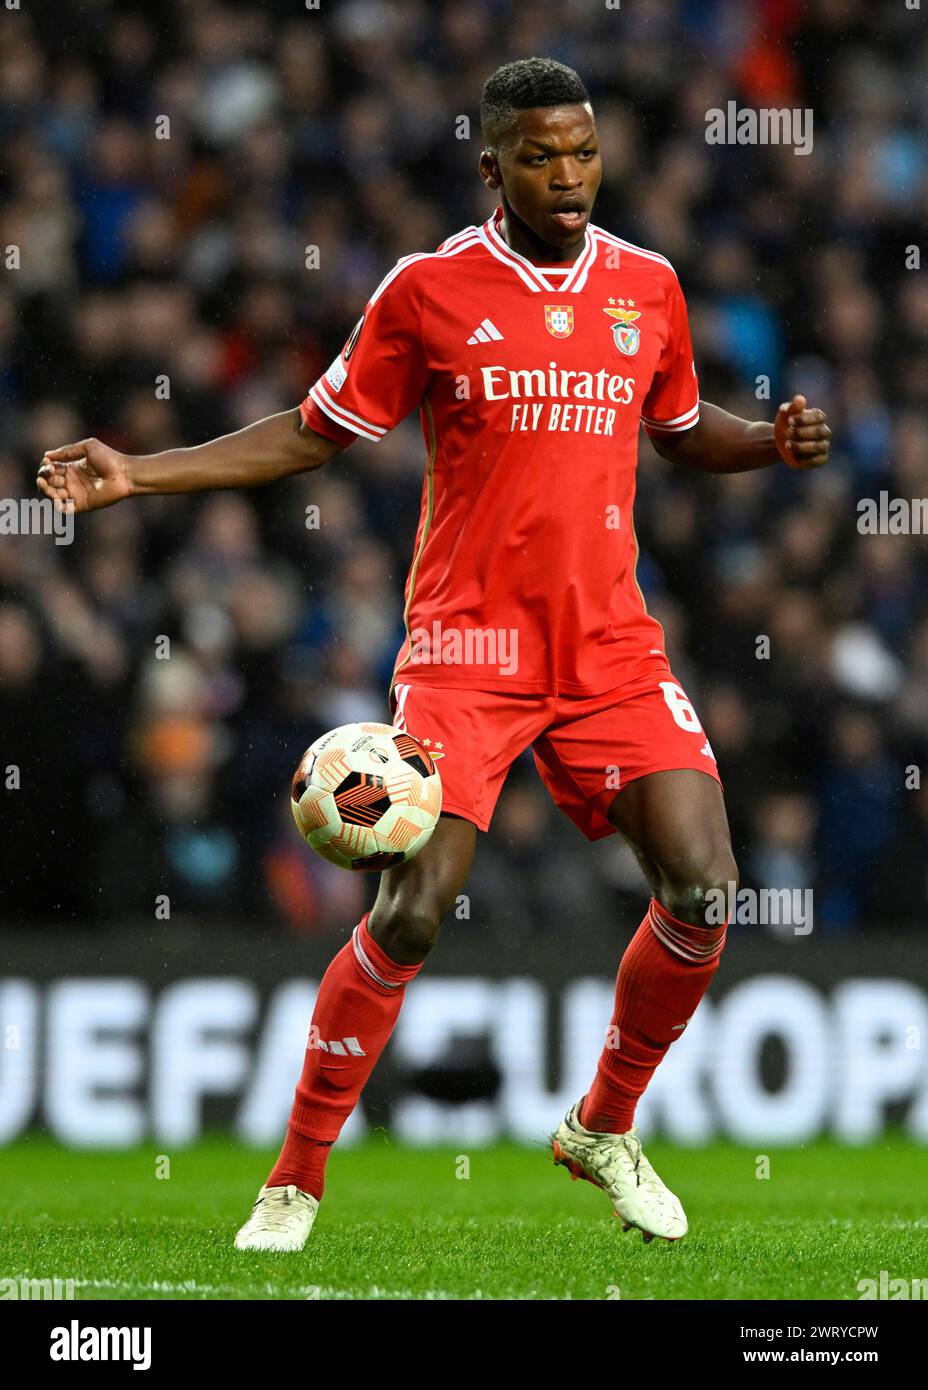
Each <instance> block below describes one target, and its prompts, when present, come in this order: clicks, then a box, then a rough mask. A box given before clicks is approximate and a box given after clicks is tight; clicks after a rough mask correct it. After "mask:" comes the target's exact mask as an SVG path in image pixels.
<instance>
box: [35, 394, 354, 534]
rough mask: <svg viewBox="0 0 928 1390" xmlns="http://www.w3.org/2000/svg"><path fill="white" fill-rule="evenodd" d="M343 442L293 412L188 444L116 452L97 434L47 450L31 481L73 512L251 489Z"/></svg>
mask: <svg viewBox="0 0 928 1390" xmlns="http://www.w3.org/2000/svg"><path fill="white" fill-rule="evenodd" d="M343 447H344V446H343V445H342V444H338V443H336V442H335V441H333V440H331V439H326V438H324V437H323V436H322V435H320V434H317V433H316V432H315V431H314V430H311V429H309V428H308V427H307V426H306V425H305V424H304V423H303V421H302V418H301V416H300V412H299V410H284V411H281V413H280V414H278V415H268V416H266V417H265V419H263V420H257V421H256V422H255V423H254V424H253V425H247V426H246V427H245V428H244V429H241V430H237V431H236V432H235V433H234V434H226V435H222V436H221V437H220V438H219V439H211V440H209V441H208V442H207V443H205V444H197V445H194V446H193V447H192V448H189V449H165V450H163V451H162V452H161V453H157V454H141V455H134V454H123V453H120V452H119V450H118V449H113V448H111V447H110V446H109V445H108V444H104V443H103V442H102V440H99V439H94V438H90V439H81V440H78V441H77V443H74V444H64V445H62V446H61V447H60V448H58V449H51V450H49V451H48V452H47V453H46V454H45V455H44V457H43V459H42V463H41V465H40V467H39V472H38V477H37V478H36V483H37V485H38V487H39V490H40V491H41V492H43V493H44V494H45V496H46V497H49V498H51V499H52V501H53V502H58V503H60V504H61V505H62V506H64V505H65V504H66V503H67V502H68V501H69V500H70V502H71V503H72V504H73V506H74V510H75V511H78V512H91V511H98V510H99V509H100V508H101V507H110V506H112V505H113V503H114V502H120V501H122V500H123V499H124V498H126V497H133V496H144V495H145V494H155V493H181V492H208V491H214V490H216V489H221V488H239V487H257V486H259V485H260V484H262V483H271V482H275V481H276V480H277V479H278V478H287V477H290V476H291V475H293V474H295V473H307V472H311V471H312V470H314V469H316V468H321V467H322V466H323V465H324V464H325V463H327V462H328V461H329V459H330V458H331V457H332V455H333V454H337V453H338V452H339V450H340V449H342V448H343Z"/></svg>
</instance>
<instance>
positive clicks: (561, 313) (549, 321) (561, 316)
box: [545, 304, 574, 338]
mask: <svg viewBox="0 0 928 1390" xmlns="http://www.w3.org/2000/svg"><path fill="white" fill-rule="evenodd" d="M545 328H547V330H548V332H549V333H550V334H551V337H552V338H569V337H570V335H571V333H573V331H574V306H573V305H572V304H546V305H545Z"/></svg>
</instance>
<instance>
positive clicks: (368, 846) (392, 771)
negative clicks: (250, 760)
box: [290, 724, 441, 872]
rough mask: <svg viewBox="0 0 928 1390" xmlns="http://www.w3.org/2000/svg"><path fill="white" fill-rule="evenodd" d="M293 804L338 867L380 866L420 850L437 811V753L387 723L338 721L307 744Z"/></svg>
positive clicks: (301, 825)
mask: <svg viewBox="0 0 928 1390" xmlns="http://www.w3.org/2000/svg"><path fill="white" fill-rule="evenodd" d="M290 804H291V807H292V810H293V818H294V820H295V821H296V824H297V828H298V830H299V832H300V834H301V835H302V836H303V838H304V839H305V841H306V843H307V844H308V845H309V846H310V847H311V848H312V849H314V850H315V851H316V853H317V854H321V855H322V857H323V859H328V860H329V862H330V863H332V864H337V865H338V866H339V868H342V869H355V870H360V871H361V872H364V871H367V872H379V871H381V870H383V869H389V868H390V867H391V866H392V865H394V864H402V863H403V862H404V861H405V860H406V859H412V857H413V856H414V855H416V854H418V853H419V851H420V849H422V847H423V845H425V844H426V843H427V842H428V840H429V838H430V836H431V834H432V831H433V830H434V829H435V824H436V822H437V820H438V815H439V812H440V811H441V778H440V776H439V774H438V768H437V766H436V762H435V758H434V757H433V756H432V754H430V753H429V752H428V751H427V750H426V749H425V748H423V746H422V744H421V743H419V742H417V740H416V739H414V738H413V737H412V736H411V735H410V734H407V733H402V732H401V731H400V730H399V729H395V728H393V727H392V725H390V724H342V725H341V726H340V727H339V728H337V729H332V730H330V732H329V733H327V734H323V735H322V737H321V738H317V739H316V741H315V743H311V744H310V746H309V747H308V748H307V750H306V752H305V753H304V754H303V757H302V758H301V759H300V764H299V767H298V768H297V770H296V772H295V773H294V775H293V784H292V787H291V800H290Z"/></svg>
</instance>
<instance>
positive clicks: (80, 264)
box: [0, 0, 928, 935]
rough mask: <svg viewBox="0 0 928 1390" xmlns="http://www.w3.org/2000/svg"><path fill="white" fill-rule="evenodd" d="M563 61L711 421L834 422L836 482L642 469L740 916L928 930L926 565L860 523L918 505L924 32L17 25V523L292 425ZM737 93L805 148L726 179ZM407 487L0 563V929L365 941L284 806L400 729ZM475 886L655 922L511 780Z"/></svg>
mask: <svg viewBox="0 0 928 1390" xmlns="http://www.w3.org/2000/svg"><path fill="white" fill-rule="evenodd" d="M533 54H538V55H543V56H549V57H554V58H558V59H560V60H561V61H563V62H566V63H569V64H570V65H572V66H574V67H576V68H577V70H578V71H579V73H580V75H581V77H582V78H583V79H584V81H585V82H586V84H587V86H588V89H589V91H590V93H591V97H592V100H593V102H594V106H595V109H596V113H597V121H598V127H599V134H600V139H601V146H602V153H603V164H604V179H603V185H602V191H601V194H600V198H599V202H598V204H597V207H596V209H595V211H594V220H595V221H596V222H597V223H599V224H601V225H604V226H605V227H607V228H609V229H610V230H612V231H614V232H616V233H618V234H619V235H621V236H624V237H626V238H628V239H629V240H631V241H634V242H636V243H639V244H642V245H645V246H649V247H653V248H654V249H656V250H659V251H660V252H662V253H663V254H665V255H667V256H668V257H669V258H670V259H671V261H672V262H673V263H674V265H675V267H676V270H677V272H678V274H679V276H680V279H681V281H682V284H683V287H684V291H685V293H686V296H687V300H688V304H689V308H690V317H691V324H692V331H693V338H694V344H695V351H696V360H697V366H698V370H699V375H700V386H701V391H702V394H703V395H704V396H705V398H706V399H709V400H712V401H714V402H716V403H717V404H719V405H722V406H724V407H725V408H726V409H728V410H731V411H733V412H735V413H737V414H739V415H742V416H746V417H748V418H752V419H772V418H773V414H774V411H775V409H776V406H777V404H778V402H779V401H780V400H782V399H784V398H786V397H787V396H789V395H790V394H792V393H793V392H794V391H797V390H801V391H802V392H803V393H804V394H805V395H806V396H807V397H808V399H809V402H810V404H814V405H819V406H822V407H823V408H824V409H825V410H827V412H828V414H829V418H830V422H831V426H832V429H833V449H834V455H833V463H832V465H831V466H830V467H829V468H827V469H826V470H824V471H822V472H820V473H816V474H815V475H814V476H811V475H803V474H797V473H793V472H791V471H790V470H788V469H786V468H785V467H782V468H777V469H770V470H766V471H762V472H760V473H753V474H743V475H739V476H736V477H732V478H716V477H706V476H702V475H696V474H690V473H687V472H685V471H684V470H681V469H679V468H673V467H671V466H670V465H669V464H667V463H665V462H664V461H662V460H661V459H659V458H658V457H657V456H656V455H655V454H654V452H653V450H652V449H651V448H650V445H649V444H648V442H647V440H646V438H645V437H644V436H642V444H641V457H640V466H639V500H638V504H637V529H638V534H639V538H640V543H641V551H642V554H641V562H640V566H639V579H640V581H641V584H642V587H643V589H644V591H645V593H646V595H647V598H648V603H649V607H650V608H651V611H652V612H654V614H655V615H656V616H657V617H658V618H659V619H660V621H661V622H662V623H663V625H664V628H665V630H666V634H667V643H668V652H669V654H670V658H671V664H672V666H673V669H674V671H675V674H676V675H677V677H678V678H679V679H680V680H681V681H682V683H683V684H684V686H685V687H686V688H687V691H688V693H689V695H690V697H691V698H692V699H693V701H694V703H695V705H696V708H697V710H698V711H699V713H700V716H701V719H702V722H703V724H704V726H705V727H706V730H707V732H708V733H709V736H710V738H711V741H712V744H713V747H714V750H715V753H716V755H717V758H718V762H719V766H720V770H721V773H722V777H723V780H724V782H725V786H726V795H727V803H728V808H729V814H730V819H731V823H732V831H733V839H734V845H735V850H736V856H737V858H738V859H739V862H740V865H741V869H742V874H743V881H744V882H745V883H746V884H747V885H748V886H753V887H758V888H760V887H778V888H783V887H788V888H793V887H798V888H809V887H811V888H813V889H814V890H815V894H816V898H815V908H816V911H815V921H816V929H817V930H819V931H822V932H826V933H833V934H834V933H840V932H851V931H858V930H880V929H882V928H884V927H886V926H911V927H914V926H917V925H923V924H924V922H925V919H926V913H928V852H926V851H928V784H926V786H925V788H920V786H919V783H920V780H921V775H922V774H928V582H926V581H928V539H926V537H925V536H923V535H905V534H901V535H897V534H891V535H869V534H861V532H860V531H859V529H858V525H857V521H858V509H857V504H858V502H859V500H860V499H862V498H878V497H879V495H880V492H881V491H886V492H888V494H889V495H890V497H902V498H906V499H914V498H919V497H928V354H926V352H925V333H926V329H928V271H926V270H919V269H917V268H915V267H914V266H913V265H912V255H911V250H909V251H908V253H907V248H911V247H913V246H916V247H917V246H918V244H919V242H920V240H923V237H924V228H925V226H926V223H928V149H926V141H925V128H926V117H928V87H926V84H925V81H924V73H925V70H926V66H928V42H926V30H925V26H924V21H923V17H922V16H920V15H919V13H918V12H917V11H913V10H910V9H908V8H907V7H906V6H905V5H903V4H901V3H900V4H884V5H880V4H872V3H868V2H867V0H808V2H807V3H799V0H795V2H793V0H759V3H755V4H753V5H748V6H745V5H743V4H741V3H740V0H679V3H674V0H636V3H635V4H633V5H628V6H622V7H621V8H619V9H610V8H607V7H605V6H604V5H603V4H602V3H601V0H591V2H590V3H585V0H571V3H569V4H563V3H543V0H533V3H523V4H510V3H504V2H503V0H487V3H478V0H473V3H470V4H467V5H460V4H455V3H425V0H394V2H393V3H386V0H338V2H337V3H333V4H331V5H328V4H323V5H322V6H321V7H320V8H319V9H318V10H313V9H312V8H309V7H307V8H306V9H305V11H304V10H302V9H300V7H299V6H294V5H292V4H290V3H275V0H263V3H262V4H261V5H254V4H248V5H244V4H237V3H222V4H212V3H208V0H195V2H194V0H191V3H184V0H162V2H161V3H159V4H158V6H156V7H151V6H147V5H141V4H131V3H128V4H120V3H115V2H114V0H78V3H77V4H75V5H74V6H71V7H70V12H66V11H65V9H64V8H63V7H61V6H60V5H52V4H50V3H46V0H30V3H29V4H28V5H26V4H24V5H22V6H21V7H20V8H19V9H18V10H15V9H14V10H5V11H4V14H3V21H2V26H0V253H2V254H3V255H4V257H5V260H4V268H3V272H2V278H0V497H2V498H19V497H24V496H29V495H32V489H33V478H34V474H35V471H36V466H37V463H38V461H39V459H40V457H41V455H42V452H43V450H44V449H46V448H50V447H53V446H55V445H58V444H61V443H64V442H68V441H71V440H76V439H80V438H82V437H84V436H86V435H88V434H95V435H97V436H99V437H100V438H102V439H104V440H106V441H107V442H108V443H110V444H112V445H114V446H115V447H117V448H120V449H123V450H125V451H127V452H131V453H152V452H155V451H157V450H160V449H164V448H169V447H175V446H182V445H191V444H195V443H199V442H201V441H203V440H205V439H208V438H211V437H213V436H215V435H218V434H223V433H227V432H228V431H230V430H234V429H237V428H240V427H242V426H243V425H246V424H248V423H250V422H251V421H253V420H256V419H259V418H261V417H263V416H265V415H268V414H271V413H273V412H275V411H279V410H285V409H288V408H291V407H295V406H296V405H298V404H299V402H300V400H301V399H302V397H303V395H304V394H305V391H306V389H307V387H308V385H309V384H310V383H311V382H312V381H313V380H315V377H316V376H317V375H318V373H319V372H320V371H321V370H322V369H323V368H324V367H325V366H326V365H327V363H328V361H329V360H330V359H331V357H332V356H333V355H334V353H335V352H336V351H337V350H338V348H339V347H340V346H341V344H342V342H343V341H344V339H345V337H346V335H347V333H348V331H349V330H350V328H351V326H352V324H353V323H354V321H355V319H356V318H357V316H358V313H359V311H360V308H361V307H362V306H363V304H364V302H365V301H366V299H367V297H368V296H369V294H370V292H371V290H372V289H373V287H374V286H375V285H376V284H377V282H378V281H379V279H380V278H381V276H382V275H383V274H384V273H385V271H386V270H387V269H388V268H389V267H390V266H391V265H392V264H393V263H394V262H395V260H396V259H397V258H398V257H399V256H402V255H405V254H407V253H409V252H413V251H420V250H432V249H434V248H435V247H436V246H437V245H438V244H439V242H440V241H441V240H443V238H444V237H446V236H448V235H450V234H451V233H452V232H454V231H457V230H458V229H460V228H461V227H463V226H465V225H467V224H468V223H470V222H474V221H482V220H483V219H484V218H486V217H487V216H488V215H489V213H490V212H491V211H492V209H493V206H494V199H493V197H492V195H490V194H488V193H487V192H486V190H485V189H484V188H483V186H482V184H481V182H480V180H479V178H478V175H477V160H478V157H479V152H480V149H481V142H480V132H479V119H478V107H479V98H480V90H481V87H482V84H483V82H484V80H485V79H486V77H487V76H488V75H489V73H490V72H491V71H492V70H493V69H494V68H495V67H496V66H498V65H499V64H500V63H503V62H506V61H509V60H511V59H513V58H516V57H526V56H530V55H533ZM730 99H734V100H737V101H738V103H739V105H741V106H751V107H802V108H806V107H808V108H811V109H812V111H813V113H814V148H813V152H812V154H811V155H809V156H806V157H803V156H799V155H796V154H794V153H793V152H792V151H791V150H790V149H789V148H783V147H774V146H768V147H758V146H753V147H752V146H716V145H709V144H707V143H706V140H705V125H706V112H707V111H708V110H710V109H712V108H716V107H722V108H724V107H725V104H726V102H727V101H728V100H730ZM462 115H464V116H467V117H468V118H469V121H470V128H469V132H468V130H467V127H466V125H464V126H462V125H461V124H460V122H459V118H460V117H461V116H462ZM165 117H167V121H165ZM462 133H463V134H465V135H468V134H469V138H459V136H460V135H461V134H462ZM310 246H316V247H318V248H319V268H318V269H309V268H307V264H306V248H307V247H310ZM11 247H13V248H19V257H18V261H17V259H16V256H15V254H14V256H13V257H12V259H11V256H10V248H11ZM923 249H924V248H923ZM165 382H167V384H168V385H167V389H165ZM423 461H424V451H423V447H422V440H421V436H420V433H419V429H418V425H417V422H416V419H415V417H412V418H411V419H410V420H409V421H407V422H406V423H405V424H404V425H403V426H401V427H400V428H399V429H397V430H396V431H394V432H393V433H392V434H391V435H390V436H388V437H387V438H386V439H385V440H384V441H383V442H381V443H380V444H378V445H376V446H374V445H371V444H368V443H366V442H364V441H359V442H358V443H357V444H355V445H354V446H353V447H352V448H351V449H350V450H349V451H347V452H346V453H343V454H342V455H341V456H340V457H339V458H338V459H337V460H336V461H335V462H334V463H333V464H332V465H331V466H329V467H328V468H327V469H325V470H323V471H322V472H320V473H317V474H313V475H308V476H306V477H303V478H299V479H296V480H293V481H290V482H288V483H283V484H279V485H277V486H276V487H274V488H270V489H266V490H261V491H259V492H254V493H248V494H233V493H216V494H211V495H208V496H201V497H194V498H170V497H168V498H152V499H145V500H141V501H135V502H132V503H129V504H123V505H120V506H117V507H115V508H113V509H111V510H109V511H105V512H102V513H99V514H97V515H96V516H94V517H92V518H88V519H87V520H85V521H84V522H80V521H79V522H78V525H77V527H76V536H75V539H74V543H73V545H70V546H68V545H61V546H56V545H55V544H54V542H53V541H52V540H51V539H50V538H49V537H48V536H20V537H16V536H11V535H8V534H3V535H0V584H2V596H0V729H2V758H0V772H2V774H3V777H4V790H3V795H4V798H5V800H4V803H3V805H4V819H3V844H4V870H3V884H4V889H5V891H4V893H3V895H2V899H0V901H2V907H0V919H2V922H3V925H4V926H6V927H8V928H9V927H13V926H15V925H16V924H18V923H21V922H36V921H41V922H42V923H47V924H49V925H54V924H56V923H63V924H72V923H80V924H86V925H87V926H92V925H93V924H94V923H98V922H101V921H104V920H113V921H117V920H129V919H138V920H139V921H149V922H151V921H152V920H153V919H154V917H155V913H156V902H159V903H161V908H160V915H161V917H162V918H163V917H164V915H165V914H166V912H170V914H171V917H172V918H175V917H179V918H190V919H191V920H193V919H196V920H198V921H200V920H204V921H209V922H225V921H239V920H240V921H244V922H250V923H256V924H260V925H262V926H268V927H270V926H274V925H278V926H280V927H286V928H290V929H292V930H293V931H296V932H319V931H331V932H333V933H335V932H338V933H340V934H342V935H343V934H344V931H345V928H346V925H347V924H350V923H353V922H354V921H356V920H357V915H358V914H359V913H360V912H361V911H363V910H364V908H365V907H366V906H367V905H368V903H369V901H370V896H371V894H372V892H373V891H374V889H375V888H376V879H374V878H370V877H368V876H352V875H349V874H345V873H342V872H341V871H339V870H337V869H333V868H330V867H329V866H327V865H325V864H323V863H322V861H320V860H316V858H315V857H314V856H311V855H310V854H309V853H308V852H307V851H306V850H305V847H303V846H302V845H301V843H300V841H299V839H298V837H297V835H296V832H295V830H294V828H293V825H292V822H291V818H290V810H289V796H288V788H289V778H290V774H291V771H292V769H293V767H294V766H295V764H296V762H297V760H298V758H299V756H300V754H301V753H302V751H303V749H304V748H305V747H306V745H307V744H308V743H309V742H310V741H311V739H313V738H314V737H316V736H317V735H318V734H319V733H321V732H323V731H324V730H325V729H327V728H330V727H332V726H333V725H336V724H340V723H344V722H346V721H348V720H352V719H356V718H381V719H382V718H385V717H388V715H387V705H386V692H387V687H388V683H389V677H390V672H391V669H392V664H393V659H394V655H395V653H396V651H397V649H398V647H399V645H400V642H401V640H402V636H403V628H402V586H403V582H404V580H405V577H406V573H407V569H408V565H409V561H410V558H411V554H412V545H413V539H414V536H415V530H416V523H417V519H418V507H419V496H420V489H421V478H422V469H423ZM314 506H317V507H318V508H319V519H320V524H319V526H318V527H314V526H312V525H311V524H307V522H308V520H309V518H310V517H311V516H312V515H313V514H312V512H311V511H309V512H308V511H307V509H308V508H312V507H314ZM765 637H766V638H769V643H765V642H763V641H762V640H760V639H762V638H765ZM468 891H469V894H470V920H471V922H472V923H473V924H475V925H476V926H477V927H478V928H479V929H480V930H481V932H483V931H489V932H491V933H494V932H498V933H503V932H505V933H512V932H522V933H525V934H526V935H529V934H531V933H535V932H542V931H549V930H560V929H562V928H563V927H565V926H566V927H568V928H569V929H570V930H571V931H572V932H574V931H581V930H582V929H583V928H584V926H587V925H592V924H599V925H600V926H601V925H602V924H603V923H604V922H608V923H612V924H613V926H614V930H615V932H616V934H617V935H619V934H624V933H626V932H627V930H628V928H629V927H630V926H633V925H635V924H636V923H637V921H638V920H639V914H640V910H641V907H642V904H643V901H644V898H645V891H646V890H645V888H644V884H643V880H642V879H641V877H640V874H639V872H638V869H637V866H636V865H635V863H634V861H633V859H632V858H631V855H630V852H629V851H628V849H627V848H626V847H624V846H623V845H621V844H620V843H619V842H618V837H615V836H613V837H610V838H609V839H607V840H605V841H601V842H598V843H597V844H595V845H593V846H590V845H588V844H587V842H586V841H585V840H584V839H583V838H582V836H581V835H580V834H579V832H578V831H577V830H576V829H575V828H574V827H573V826H572V825H571V824H570V823H569V822H568V821H567V820H566V818H564V817H562V816H561V815H560V814H559V813H558V812H557V811H556V810H555V809H554V808H553V807H552V806H551V805H550V804H549V803H548V801H547V799H546V795H545V793H544V791H543V789H542V787H541V784H540V782H539V781H538V779H537V777H536V775H535V772H534V768H533V765H532V762H531V755H530V753H526V755H524V756H523V757H522V758H521V759H520V760H519V762H518V763H517V764H516V765H515V766H514V768H513V770H512V773H511V774H510V778H509V781H508V783H507V786H506V788H505V789H504V792H503V795H502V798H501V800H500V802H499V804H498V808H497V814H496V817H495V819H494V822H493V826H492V828H491V831H490V834H489V835H487V836H481V837H480V846H479V850H478V857H477V861H476V866H475V869H474V872H473V877H472V880H471V883H470V885H469V888H468ZM161 895H166V896H167V899H168V900H169V906H167V907H166V908H165V906H164V902H163V899H162V897H161Z"/></svg>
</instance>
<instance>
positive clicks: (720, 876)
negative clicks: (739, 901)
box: [662, 845, 738, 926]
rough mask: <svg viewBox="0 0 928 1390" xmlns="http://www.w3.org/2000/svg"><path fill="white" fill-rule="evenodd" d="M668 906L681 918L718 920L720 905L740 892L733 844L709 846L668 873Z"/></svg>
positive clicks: (696, 923) (698, 923)
mask: <svg viewBox="0 0 928 1390" xmlns="http://www.w3.org/2000/svg"><path fill="white" fill-rule="evenodd" d="M663 877H664V894H663V895H662V897H663V901H664V906H665V907H666V908H667V911H668V912H670V913H672V914H673V916H674V917H677V918H678V919H679V920H680V921H681V922H691V923H692V924H693V925H694V926H705V925H706V922H707V913H708V914H710V915H709V918H708V920H711V921H715V922H717V921H718V920H719V918H718V909H719V908H720V907H722V906H724V905H725V904H727V903H728V902H731V901H733V900H734V896H735V894H736V893H737V892H738V865H737V864H736V863H735V857H734V855H733V854H732V851H731V846H730V845H718V846H706V847H705V849H703V850H702V851H699V852H694V853H693V854H691V855H690V856H688V858H687V859H686V860H685V861H684V862H683V863H681V864H678V865H675V866H674V869H673V870H672V871H670V872H665V873H664V875H663Z"/></svg>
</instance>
